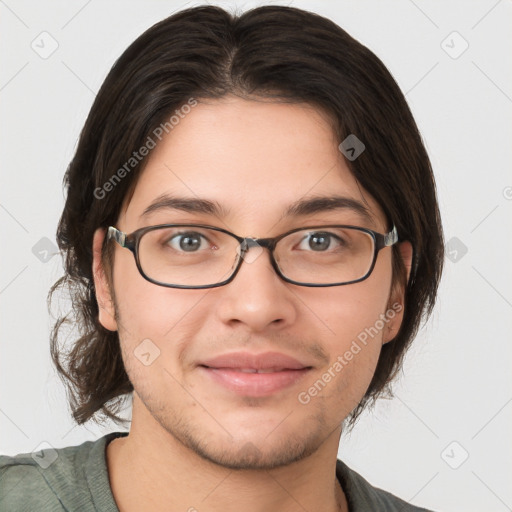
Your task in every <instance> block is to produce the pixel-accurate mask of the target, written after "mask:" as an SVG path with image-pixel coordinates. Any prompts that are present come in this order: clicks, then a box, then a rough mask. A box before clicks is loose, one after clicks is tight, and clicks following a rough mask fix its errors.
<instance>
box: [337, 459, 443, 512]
mask: <svg viewBox="0 0 512 512" xmlns="http://www.w3.org/2000/svg"><path fill="white" fill-rule="evenodd" d="M336 476H337V477H338V480H339V481H340V483H341V485H342V487H343V490H344V491H345V493H346V495H347V501H348V502H349V506H350V510H351V512H352V511H353V512H364V511H367V510H378V511H379V512H434V511H432V510H428V509H426V508H421V507H416V506H414V505H411V504H410V503H407V502H406V501H404V500H403V499H401V498H399V497H398V496H395V495H394V494H391V493H390V492H388V491H385V490H383V489H379V488H378V487H374V486H373V485H371V484H370V483H369V482H368V481H367V480H366V479H365V478H363V477H362V476H361V475H360V474H359V473H357V472H356V471H354V470H353V469H351V468H349V467H348V466H347V465H346V464H345V463H344V462H342V461H341V460H339V459H338V460H337V463H336Z"/></svg>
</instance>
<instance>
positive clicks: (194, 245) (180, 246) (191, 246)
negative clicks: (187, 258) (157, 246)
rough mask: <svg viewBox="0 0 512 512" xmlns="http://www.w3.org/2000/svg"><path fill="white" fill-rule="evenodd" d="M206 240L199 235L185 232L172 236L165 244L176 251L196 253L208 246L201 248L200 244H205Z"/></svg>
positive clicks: (193, 232)
mask: <svg viewBox="0 0 512 512" xmlns="http://www.w3.org/2000/svg"><path fill="white" fill-rule="evenodd" d="M207 240H208V239H207V238H206V237H205V236H204V235H201V234H200V233H197V232H195V231H187V232H184V233H178V234H176V235H174V236H172V237H171V238H169V239H168V240H167V242H166V244H167V245H169V246H170V247H171V248H172V249H175V250H178V251H185V252H196V251H197V250H198V249H206V248H208V244H206V246H202V242H203V241H204V242H207Z"/></svg>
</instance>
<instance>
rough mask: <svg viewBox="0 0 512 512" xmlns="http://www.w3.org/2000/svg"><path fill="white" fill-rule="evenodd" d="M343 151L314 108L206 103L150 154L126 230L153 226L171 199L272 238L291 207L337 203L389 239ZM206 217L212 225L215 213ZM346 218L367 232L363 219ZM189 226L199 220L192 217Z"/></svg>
mask: <svg viewBox="0 0 512 512" xmlns="http://www.w3.org/2000/svg"><path fill="white" fill-rule="evenodd" d="M338 144H339V142H338V141H337V140H336V137H335V135H334V131H333V129H332V126H331V124H330V122H329V119H328V118H327V116H326V115H325V114H324V113H323V112H322V111H321V110H319V109H316V108H314V107H313V106H311V105H307V104H290V103H277V102H270V101H266V100H265V101H264V100H258V101H255V100H244V99H240V98H237V97H234V96H228V97H224V98H222V99H220V100H201V101H199V103H198V104H197V105H196V106H195V107H193V108H192V109H191V110H190V112H189V113H187V114H184V115H182V117H180V119H179V122H178V123H176V124H174V127H173V128H172V129H171V130H169V133H168V134H166V135H164V137H163V138H162V140H161V142H159V143H158V144H157V146H156V147H155V148H154V149H153V150H152V152H151V153H150V155H149V160H148V162H147V165H146V167H145V169H144V171H143V172H142V173H141V176H140V177H139V180H138V182H137V185H136V187H135V191H134V193H133V196H132V197H131V198H130V201H129V203H127V204H125V205H124V209H123V212H122V215H121V218H120V222H123V224H126V226H125V229H136V228H137V227H141V225H142V224H141V222H143V223H144V224H145V225H150V224H151V222H148V221H149V219H150V218H151V216H153V217H155V216H156V215H158V209H153V212H152V214H151V215H148V214H147V210H148V207H150V206H151V205H152V204H154V203H155V202H157V200H158V199H159V198H162V197H163V196H165V195H167V196H172V197H179V198H190V199H195V200H207V201H211V202H213V203H215V204H216V206H218V208H217V210H218V211H215V212H213V214H212V216H214V217H218V216H219V215H221V216H224V217H225V219H223V220H225V221H229V222H231V225H233V224H232V223H233V222H236V223H242V222H244V223H250V224H251V226H254V228H255V229H259V227H261V228H262V230H264V229H265V228H269V227H271V226H275V225H276V223H279V222H283V221H285V220H286V219H285V218H284V217H285V216H286V215H288V214H290V213H294V214H296V213H297V209H295V210H294V209H293V208H292V209H290V206H291V205H293V204H295V205H296V204H297V202H298V201H300V200H301V199H307V198H312V197H317V198H318V197H326V196H333V195H336V196H342V197H345V198H348V199H352V200H353V201H355V202H359V203H361V205H363V207H364V208H366V209H367V210H368V212H369V213H370V215H371V216H373V218H374V222H373V225H370V223H371V219H366V220H367V221H368V222H366V223H365V225H366V226H367V227H373V228H375V229H380V230H381V231H382V230H383V229H385V220H384V214H383V212H382V210H381V208H380V207H379V205H378V203H377V202H376V201H375V200H374V198H372V197H371V196H370V195H369V194H368V193H367V192H366V191H364V190H363V189H362V187H361V186H360V185H359V184H358V183H357V181H356V180H355V178H354V177H353V175H352V173H351V171H350V169H349V168H348V166H347V164H346V162H345V160H344V158H343V156H342V155H341V152H340V151H339V150H338ZM144 213H146V214H145V215H144ZM360 213H361V212H360ZM162 215H163V214H162ZM201 215H202V217H201V220H205V215H207V212H206V211H202V212H201ZM344 215H345V216H344V217H343V218H344V219H345V220H346V219H352V220H353V222H354V223H358V224H360V225H361V224H362V220H363V217H362V216H361V215H359V216H358V215H356V212H352V213H351V212H350V210H349V209H345V211H344ZM351 215H352V216H351ZM159 218H160V219H162V217H159ZM187 218H189V220H190V221H193V220H195V219H194V216H193V215H192V212H191V215H189V217H187ZM325 218H326V221H327V217H325ZM181 219H182V220H183V221H185V218H184V217H183V216H182V217H181ZM328 219H329V222H332V221H333V216H332V212H331V214H330V216H329V217H328Z"/></svg>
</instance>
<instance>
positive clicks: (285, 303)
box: [217, 243, 297, 332]
mask: <svg viewBox="0 0 512 512" xmlns="http://www.w3.org/2000/svg"><path fill="white" fill-rule="evenodd" d="M291 286H293V285H291V284H289V283H286V282H285V281H283V280H282V279H281V278H280V277H279V276H278V275H277V273H276V271H275V270H274V268H273V267H272V264H271V262H270V253H269V251H268V249H264V248H262V247H261V246H259V245H258V244H257V243H249V244H248V248H247V250H246V251H245V252H244V253H243V261H242V264H241V266H240V269H239V270H238V273H237V274H236V275H235V277H234V279H233V281H231V282H230V283H228V284H227V285H225V286H222V287H220V288H218V294H217V298H218V303H217V304H218V306H217V312H218V315H219V317H220V319H221V321H222V322H224V323H226V324H231V325H235V324H244V325H245V326H246V327H247V328H249V329H250V330H251V331H254V332H261V331H264V330H265V329H269V328H272V329H282V328H283V327H285V326H289V325H291V324H293V322H294V321H295V319H296V316H297V309H296V305H295V302H294V300H296V299H295V294H294V293H293V292H292V291H291V290H290V287H291Z"/></svg>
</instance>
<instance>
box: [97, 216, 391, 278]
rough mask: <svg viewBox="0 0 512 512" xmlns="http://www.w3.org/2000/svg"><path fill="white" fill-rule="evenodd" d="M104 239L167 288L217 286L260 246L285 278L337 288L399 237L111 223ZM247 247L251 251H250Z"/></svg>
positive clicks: (366, 271)
mask: <svg viewBox="0 0 512 512" xmlns="http://www.w3.org/2000/svg"><path fill="white" fill-rule="evenodd" d="M107 236H108V240H111V239H114V240H115V241H116V242H117V243H118V244H119V245H121V247H124V248H126V249H129V250H130V251H131V252H132V253H133V255H134V257H135V262H136V264H137V268H138V269H139V272H140V274H141V275H142V277H144V279H146V280H148V281H150V282H151V283H154V284H157V285H159V286H166V287H169V288H215V287H217V286H223V285H225V284H228V283H229V282H231V281H232V280H233V279H234V277H235V275H236V274H237V272H238V271H239V270H240V267H241V265H242V261H246V262H247V263H251V262H252V261H254V260H255V259H256V258H257V257H258V256H259V254H261V253H262V252H263V248H266V249H268V250H269V251H270V261H271V263H272V266H273V268H274V270H275V271H276V272H277V274H278V275H279V276H280V277H281V278H282V279H283V280H284V281H286V282H288V283H292V284H296V285H299V286H311V287H315V286H341V285H346V284H351V283H357V282H359V281H363V280H364V279H366V278H368V276H369V275H370V274H371V273H372V270H373V268H374V266H375V261H376V260H377V255H378V253H379V251H380V250H381V249H383V248H384V247H390V246H392V245H394V244H395V243H396V242H397V241H398V234H397V231H396V227H395V226H393V229H392V230H391V231H390V232H389V233H387V234H385V235H383V234H380V233H376V232H375V231H372V230H371V229H366V228H361V227H356V226H345V225H335V226H312V227H307V228H298V229H293V230H292V231H288V232H286V233H284V234H282V235H279V236H277V237H275V238H248V237H245V238H244V237H240V236H237V235H235V234H234V233H231V232H229V231H226V230H225V229H222V228H217V227H213V226H207V225H202V224H161V225H158V226H149V227H145V228H141V229H137V230H136V231H134V232H133V233H130V234H126V233H123V232H122V231H119V230H118V229H116V228H115V227H113V226H110V227H109V228H108V235H107ZM250 249H254V250H253V251H252V256H251V251H250Z"/></svg>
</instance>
